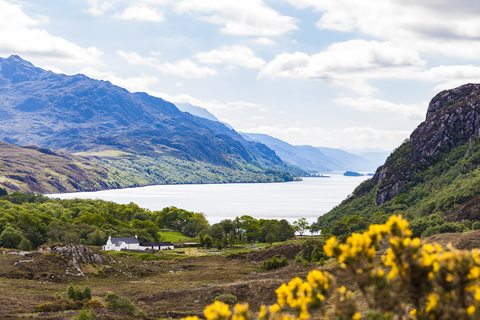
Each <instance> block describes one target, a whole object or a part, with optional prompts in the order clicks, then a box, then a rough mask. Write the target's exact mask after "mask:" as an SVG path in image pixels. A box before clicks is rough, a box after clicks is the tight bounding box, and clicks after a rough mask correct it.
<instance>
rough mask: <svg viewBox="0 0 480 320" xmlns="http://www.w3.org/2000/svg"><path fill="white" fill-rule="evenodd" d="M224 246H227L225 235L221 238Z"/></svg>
mask: <svg viewBox="0 0 480 320" xmlns="http://www.w3.org/2000/svg"><path fill="white" fill-rule="evenodd" d="M226 246H228V238H227V236H223V238H222V247H224V248H225V247H226Z"/></svg>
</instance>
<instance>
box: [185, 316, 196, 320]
mask: <svg viewBox="0 0 480 320" xmlns="http://www.w3.org/2000/svg"><path fill="white" fill-rule="evenodd" d="M181 320H198V317H197V316H193V317H185V318H182V319H181Z"/></svg>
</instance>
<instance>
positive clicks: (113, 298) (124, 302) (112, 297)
mask: <svg viewBox="0 0 480 320" xmlns="http://www.w3.org/2000/svg"><path fill="white" fill-rule="evenodd" d="M105 302H108V306H109V308H112V309H116V310H120V311H123V312H127V313H130V314H134V313H135V305H134V304H133V303H132V301H130V299H128V298H126V297H120V296H119V295H117V294H115V293H111V292H110V293H108V294H107V295H106V296H105Z"/></svg>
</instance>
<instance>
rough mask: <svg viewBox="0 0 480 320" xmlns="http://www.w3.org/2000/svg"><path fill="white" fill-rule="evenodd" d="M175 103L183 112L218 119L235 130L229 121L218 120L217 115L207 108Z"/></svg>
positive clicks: (213, 119)
mask: <svg viewBox="0 0 480 320" xmlns="http://www.w3.org/2000/svg"><path fill="white" fill-rule="evenodd" d="M175 105H176V106H177V108H178V109H179V110H181V111H183V112H188V113H190V114H192V115H194V116H197V117H201V118H205V119H208V120H212V121H218V122H220V123H222V124H223V125H225V126H226V127H227V128H228V129H231V130H235V129H233V127H232V126H231V125H229V124H228V123H226V122H223V121H220V120H218V119H217V117H215V116H214V115H213V114H211V113H210V111H208V110H207V109H205V108H202V107H198V106H194V105H191V104H190V103H175Z"/></svg>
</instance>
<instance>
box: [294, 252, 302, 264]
mask: <svg viewBox="0 0 480 320" xmlns="http://www.w3.org/2000/svg"><path fill="white" fill-rule="evenodd" d="M302 262H303V258H302V252H301V251H300V252H299V253H298V254H297V255H296V256H295V263H302Z"/></svg>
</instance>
